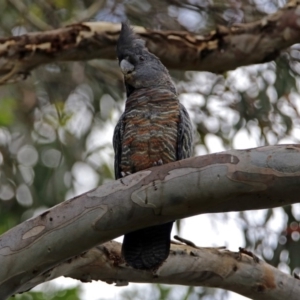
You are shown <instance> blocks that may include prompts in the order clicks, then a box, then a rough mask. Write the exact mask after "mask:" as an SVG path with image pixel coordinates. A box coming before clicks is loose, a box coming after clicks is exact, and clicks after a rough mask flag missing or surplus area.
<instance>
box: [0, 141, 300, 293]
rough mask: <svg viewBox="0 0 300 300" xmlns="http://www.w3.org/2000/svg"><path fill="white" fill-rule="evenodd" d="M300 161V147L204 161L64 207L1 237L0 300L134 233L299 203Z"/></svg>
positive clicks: (127, 181)
mask: <svg viewBox="0 0 300 300" xmlns="http://www.w3.org/2000/svg"><path fill="white" fill-rule="evenodd" d="M299 157H300V145H278V146H268V147H261V148H255V149H249V150H231V151H226V152H221V153H216V154H210V155H204V156H200V157H194V158H190V159H186V160H182V161H176V162H174V163H170V164H167V165H163V166H159V167H155V168H151V169H148V170H145V171H141V172H137V173H135V174H132V175H129V176H127V177H125V178H122V179H121V180H117V181H112V182H109V183H106V184H104V185H102V186H100V187H98V188H96V189H95V190H92V191H90V192H87V193H85V194H83V195H81V196H78V197H75V198H73V199H71V200H68V201H65V202H63V203H61V204H59V205H57V206H55V207H53V208H51V209H49V210H47V211H45V212H44V213H42V214H41V215H39V216H37V217H35V218H32V219H29V220H27V221H25V222H23V223H21V224H19V225H18V226H16V227H14V228H12V229H11V230H9V231H8V232H6V233H5V234H3V235H2V236H0V265H1V269H0V299H6V298H7V297H9V296H11V295H12V294H14V293H16V292H17V291H18V290H19V287H21V286H24V285H26V283H27V282H30V281H31V280H33V279H34V278H35V277H36V276H38V275H41V274H43V273H45V272H47V271H49V270H50V269H51V268H53V267H55V266H56V265H57V264H59V263H61V262H63V261H65V260H66V259H69V258H71V257H73V256H75V255H78V254H80V253H82V252H83V251H86V250H88V249H90V248H92V247H94V246H95V245H98V244H100V243H104V242H106V241H109V240H111V239H113V238H115V237H117V236H120V235H123V234H124V233H127V232H130V231H133V230H136V229H140V228H144V227H148V226H152V225H157V224H161V223H165V222H169V221H171V220H175V219H180V218H184V217H188V216H193V215H197V214H203V213H213V212H215V213H216V212H228V211H242V210H248V209H262V208H271V207H277V206H283V205H287V204H292V203H297V202H299V200H300V199H299V194H300V185H299V182H300V160H299ZM287 191H288V192H287ZM16 262H18V263H16ZM163 267H164V265H163V266H162V267H161V268H163ZM161 268H160V269H161ZM249 276H250V275H249ZM191 284H193V282H192V281H191ZM278 284H279V283H278V282H276V286H278ZM282 284H283V285H284V283H282ZM264 286H266V284H265V285H264ZM267 287H268V288H270V287H269V286H267ZM257 299H264V298H257ZM274 299H276V298H274Z"/></svg>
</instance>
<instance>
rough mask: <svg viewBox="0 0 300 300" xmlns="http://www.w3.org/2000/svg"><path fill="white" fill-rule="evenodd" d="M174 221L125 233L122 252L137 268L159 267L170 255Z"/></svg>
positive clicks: (130, 263) (131, 264)
mask: <svg viewBox="0 0 300 300" xmlns="http://www.w3.org/2000/svg"><path fill="white" fill-rule="evenodd" d="M172 226H173V222H170V223H166V224H162V225H157V226H152V227H148V228H143V229H140V230H137V231H133V232H130V233H127V234H125V236H124V240H123V246H122V254H123V256H124V258H125V261H126V262H127V263H128V264H129V265H130V266H132V267H133V268H135V269H143V270H147V269H152V268H155V267H158V266H159V265H160V264H161V263H162V262H163V261H164V260H165V259H166V258H167V257H168V255H169V251H170V235H171V230H172Z"/></svg>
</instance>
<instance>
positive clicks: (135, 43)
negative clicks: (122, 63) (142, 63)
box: [117, 22, 146, 60]
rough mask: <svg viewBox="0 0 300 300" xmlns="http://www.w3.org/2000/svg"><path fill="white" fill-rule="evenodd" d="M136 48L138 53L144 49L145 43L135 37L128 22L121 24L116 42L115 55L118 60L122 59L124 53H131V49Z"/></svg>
mask: <svg viewBox="0 0 300 300" xmlns="http://www.w3.org/2000/svg"><path fill="white" fill-rule="evenodd" d="M137 48H138V49H139V50H140V51H141V50H143V49H146V48H145V41H144V40H142V39H140V38H138V37H137V36H136V35H135V33H134V32H133V30H132V28H131V27H130V25H129V23H128V22H123V23H122V28H121V32H120V36H119V39H118V42H117V55H118V58H119V60H121V59H122V57H123V56H124V55H125V52H126V51H132V49H137Z"/></svg>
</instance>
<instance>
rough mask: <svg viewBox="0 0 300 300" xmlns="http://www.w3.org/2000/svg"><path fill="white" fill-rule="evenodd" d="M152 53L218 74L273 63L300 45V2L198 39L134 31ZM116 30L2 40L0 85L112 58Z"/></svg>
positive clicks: (83, 28)
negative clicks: (44, 68) (40, 70)
mask: <svg viewBox="0 0 300 300" xmlns="http://www.w3.org/2000/svg"><path fill="white" fill-rule="evenodd" d="M133 28H134V30H135V32H136V33H137V34H138V35H140V36H141V37H142V38H143V39H145V40H146V45H147V47H148V48H149V50H150V51H151V52H153V53H154V54H155V55H157V56H158V57H159V58H160V59H161V60H162V62H163V63H164V64H165V65H166V67H168V68H173V69H180V70H198V71H210V72H215V73H221V72H224V71H228V70H233V69H235V68H237V67H240V66H245V65H250V64H257V63H264V62H268V61H271V60H274V59H275V58H276V57H277V56H278V55H279V54H280V51H281V50H283V49H286V48H287V47H289V46H291V45H293V44H295V43H299V42H300V3H299V1H290V2H289V4H288V5H287V6H286V7H285V8H283V9H281V10H279V11H278V12H276V13H275V14H272V15H269V16H267V17H265V18H263V19H262V20H259V21H256V22H253V23H249V24H239V25H233V26H231V27H228V28H227V27H224V26H218V27H217V28H216V30H214V31H212V32H211V33H209V34H207V35H205V36H202V35H197V34H192V33H189V32H184V31H155V30H149V29H145V28H143V27H138V26H134V27H133ZM119 32H120V25H119V24H113V23H106V22H97V23H80V24H73V25H70V26H68V27H65V28H61V29H56V30H50V31H45V32H38V33H29V34H26V35H22V36H17V37H10V38H6V39H3V38H2V39H0V84H5V83H9V82H15V81H18V80H21V79H25V78H26V77H27V76H28V75H29V73H30V71H31V70H32V69H34V68H36V67H37V66H39V65H41V64H46V63H53V62H56V61H74V60H87V59H94V58H100V59H115V58H116V54H115V45H116V41H117V39H118V36H119Z"/></svg>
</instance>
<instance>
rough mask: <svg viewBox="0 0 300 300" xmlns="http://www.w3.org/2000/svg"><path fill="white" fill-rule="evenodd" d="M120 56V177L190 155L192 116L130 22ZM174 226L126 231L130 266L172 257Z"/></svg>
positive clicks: (119, 47) (117, 158)
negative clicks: (122, 90)
mask: <svg viewBox="0 0 300 300" xmlns="http://www.w3.org/2000/svg"><path fill="white" fill-rule="evenodd" d="M116 52H117V57H118V61H119V66H120V68H121V71H122V73H123V76H124V84H125V89H126V97H127V99H126V102H125V110H124V112H123V114H122V115H121V117H120V119H119V121H118V122H117V125H116V127H115V130H114V135H113V148H114V152H115V157H114V169H115V177H116V179H120V178H122V177H124V176H127V175H129V174H132V173H135V172H138V171H141V170H145V169H148V168H150V167H153V166H159V165H163V164H167V163H170V162H174V161H177V160H181V159H185V158H188V157H190V156H191V152H192V141H193V134H192V124H191V121H190V117H189V114H188V112H187V110H186V109H185V107H184V106H183V105H182V104H181V103H180V102H179V100H178V95H177V91H176V87H175V84H174V83H173V81H172V79H171V76H170V74H169V72H168V70H167V69H166V67H165V66H164V65H163V64H162V63H161V61H160V60H159V58H158V57H156V56H155V55H154V54H152V53H151V52H150V51H149V50H148V49H147V47H146V46H145V41H144V40H142V39H141V38H139V37H137V36H136V34H135V33H134V32H133V30H132V28H131V27H130V25H129V23H128V22H124V23H122V27H121V31H120V35H119V38H118V41H117V51H116ZM173 222H174V221H171V222H168V223H165V224H160V225H156V226H151V227H147V228H143V229H140V230H136V231H133V232H129V233H126V234H125V235H124V240H123V244H122V256H123V257H124V259H125V261H126V263H127V264H128V265H130V266H131V267H133V268H135V269H140V270H150V269H155V268H158V267H159V266H160V265H161V264H162V263H163V262H164V261H165V260H166V259H167V257H168V256H169V251H170V243H171V240H170V235H171V230H172V226H173Z"/></svg>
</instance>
